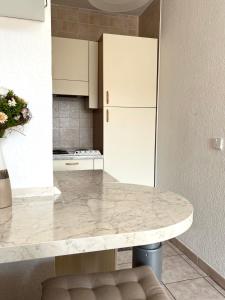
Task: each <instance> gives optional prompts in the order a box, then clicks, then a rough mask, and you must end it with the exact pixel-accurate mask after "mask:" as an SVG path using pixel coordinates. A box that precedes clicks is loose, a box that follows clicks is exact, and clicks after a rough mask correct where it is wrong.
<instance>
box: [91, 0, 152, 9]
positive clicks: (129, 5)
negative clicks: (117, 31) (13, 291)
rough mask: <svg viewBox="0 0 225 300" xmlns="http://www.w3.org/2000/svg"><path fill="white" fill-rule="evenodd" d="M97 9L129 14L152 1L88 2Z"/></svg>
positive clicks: (110, 0) (94, 0)
mask: <svg viewBox="0 0 225 300" xmlns="http://www.w3.org/2000/svg"><path fill="white" fill-rule="evenodd" d="M88 1H89V3H90V4H91V5H93V6H94V7H96V8H97V9H100V10H104V11H107V12H128V11H132V10H135V9H138V8H140V7H142V6H144V5H146V4H147V3H148V2H150V0H88Z"/></svg>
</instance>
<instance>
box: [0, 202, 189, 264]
mask: <svg viewBox="0 0 225 300" xmlns="http://www.w3.org/2000/svg"><path fill="white" fill-rule="evenodd" d="M192 222H193V207H192V212H191V213H190V215H189V216H188V217H187V218H185V219H184V220H182V221H181V222H179V223H176V224H174V225H170V226H167V227H164V228H160V229H154V230H149V231H140V232H132V233H120V234H110V235H102V236H95V237H84V238H75V239H73V238H72V239H66V240H58V241H49V242H44V243H40V244H28V245H18V246H9V247H4V248H1V247H0V263H9V262H16V261H24V260H32V259H41V258H47V257H55V256H62V255H70V254H78V253H85V252H94V251H103V250H110V249H117V248H125V247H134V246H140V245H147V244H153V243H157V242H163V241H166V240H169V239H172V238H174V237H177V236H179V235H181V234H182V233H184V232H185V231H187V230H188V229H189V228H190V227H191V225H192ZM85 249H88V251H85Z"/></svg>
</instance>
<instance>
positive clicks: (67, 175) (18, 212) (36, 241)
mask: <svg viewBox="0 0 225 300" xmlns="http://www.w3.org/2000/svg"><path fill="white" fill-rule="evenodd" d="M55 178H56V185H57V186H58V188H59V189H60V190H61V191H62V194H61V196H60V197H59V198H58V199H54V197H35V198H24V199H23V198H21V199H14V200H13V206H12V208H7V209H3V210H0V263H5V262H15V261H22V260H29V259H38V258H45V257H53V256H62V255H68V254H76V253H84V252H92V251H101V250H109V249H117V248H123V247H133V246H139V245H146V244H154V243H158V242H162V241H165V240H168V239H171V238H174V237H177V236H179V235H180V234H182V233H184V232H185V231H186V230H188V228H189V227H190V226H191V224H192V218H193V207H192V205H191V204H190V202H188V201H187V200H186V199H184V198H183V197H181V196H179V195H177V194H174V193H172V192H167V191H159V190H158V189H155V188H150V187H146V186H136V185H128V184H122V183H118V182H116V181H115V180H114V179H113V178H112V177H111V176H109V175H108V174H106V173H104V172H103V171H74V172H56V174H55Z"/></svg>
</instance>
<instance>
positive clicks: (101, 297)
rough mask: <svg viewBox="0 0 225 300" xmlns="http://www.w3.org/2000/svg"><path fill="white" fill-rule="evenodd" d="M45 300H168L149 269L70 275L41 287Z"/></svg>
mask: <svg viewBox="0 0 225 300" xmlns="http://www.w3.org/2000/svg"><path fill="white" fill-rule="evenodd" d="M42 286H43V293H42V300H168V299H169V298H168V297H167V296H166V294H165V291H164V289H163V287H162V286H161V285H160V283H159V281H158V280H157V278H156V276H155V275H154V273H153V272H152V271H151V269H150V268H149V267H146V266H143V267H138V268H134V269H127V270H120V271H115V272H109V273H95V274H87V275H69V276H61V277H56V278H52V279H48V280H46V281H45V282H43V284H42Z"/></svg>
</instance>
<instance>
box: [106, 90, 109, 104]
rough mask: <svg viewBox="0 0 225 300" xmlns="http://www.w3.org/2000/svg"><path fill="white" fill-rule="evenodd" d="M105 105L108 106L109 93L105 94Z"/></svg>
mask: <svg viewBox="0 0 225 300" xmlns="http://www.w3.org/2000/svg"><path fill="white" fill-rule="evenodd" d="M106 104H109V91H107V92H106Z"/></svg>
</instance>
